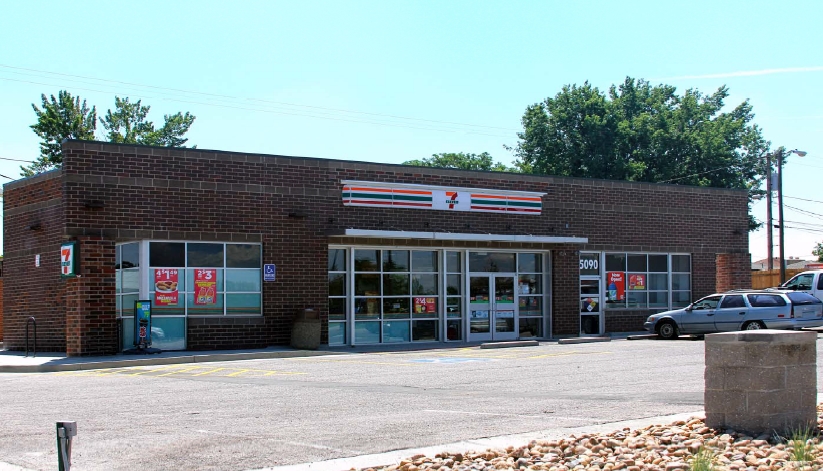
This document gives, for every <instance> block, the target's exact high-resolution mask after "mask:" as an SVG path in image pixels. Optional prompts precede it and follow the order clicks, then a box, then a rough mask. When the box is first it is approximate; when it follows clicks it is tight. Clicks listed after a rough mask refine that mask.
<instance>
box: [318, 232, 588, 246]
mask: <svg viewBox="0 0 823 471" xmlns="http://www.w3.org/2000/svg"><path fill="white" fill-rule="evenodd" d="M332 237H373V238H383V239H427V240H463V241H483V242H518V243H535V244H587V243H588V242H589V239H588V237H554V236H535V235H528V234H471V233H465V232H419V231H375V230H369V229H346V231H345V233H343V234H337V235H334V236H332Z"/></svg>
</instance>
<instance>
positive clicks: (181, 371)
mask: <svg viewBox="0 0 823 471" xmlns="http://www.w3.org/2000/svg"><path fill="white" fill-rule="evenodd" d="M200 368H201V367H200V366H192V367H191V368H183V369H182V370H175V371H170V372H168V373H164V374H162V375H157V376H171V375H176V374H178V373H185V372H187V371H194V370H199V369H200Z"/></svg>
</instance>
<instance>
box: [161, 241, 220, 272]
mask: <svg viewBox="0 0 823 471" xmlns="http://www.w3.org/2000/svg"><path fill="white" fill-rule="evenodd" d="M149 265H151V266H153V267H185V266H186V244H185V243H183V242H151V243H150V244H149ZM220 265H221V266H222V265H223V264H222V263H221V264H220Z"/></svg>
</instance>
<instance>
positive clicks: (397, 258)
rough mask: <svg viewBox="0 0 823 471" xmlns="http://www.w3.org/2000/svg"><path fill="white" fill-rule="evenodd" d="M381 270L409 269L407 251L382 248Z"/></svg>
mask: <svg viewBox="0 0 823 471" xmlns="http://www.w3.org/2000/svg"><path fill="white" fill-rule="evenodd" d="M383 271H389V272H391V271H409V251H408V250H384V251H383Z"/></svg>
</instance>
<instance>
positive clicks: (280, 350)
mask: <svg viewBox="0 0 823 471" xmlns="http://www.w3.org/2000/svg"><path fill="white" fill-rule="evenodd" d="M632 334H638V333H625V334H623V333H621V334H612V336H605V337H573V338H565V339H554V340H540V341H538V340H522V341H510V342H485V343H484V342H473V343H472V342H467V343H426V344H377V345H361V346H356V347H347V346H340V347H337V346H335V347H329V346H327V345H323V346H321V347H320V349H318V350H298V349H294V348H290V347H268V348H262V349H246V350H212V351H190V350H184V351H175V352H161V353H153V354H142V355H127V354H123V353H120V354H117V355H105V356H92V357H69V356H66V355H65V354H63V353H59V352H58V353H55V352H38V353H37V355H36V356H33V355H32V354H31V352H30V353H29V356H28V357H27V356H25V352H22V351H7V350H4V349H3V344H2V343H0V373H50V372H56V371H78V370H96V369H102V368H126V367H130V366H148V365H173V364H181V363H207V362H216V361H237V360H259V359H264V358H293V357H309V356H323V355H347V354H351V353H369V352H393V351H408V350H436V349H450V348H466V347H478V348H483V349H485V348H509V347H519V346H527V345H533V346H537V345H545V344H568V343H588V342H604V341H605V342H607V341H610V340H612V339H621V338H622V339H625V338H627V337H629V336H631V335H632Z"/></svg>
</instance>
